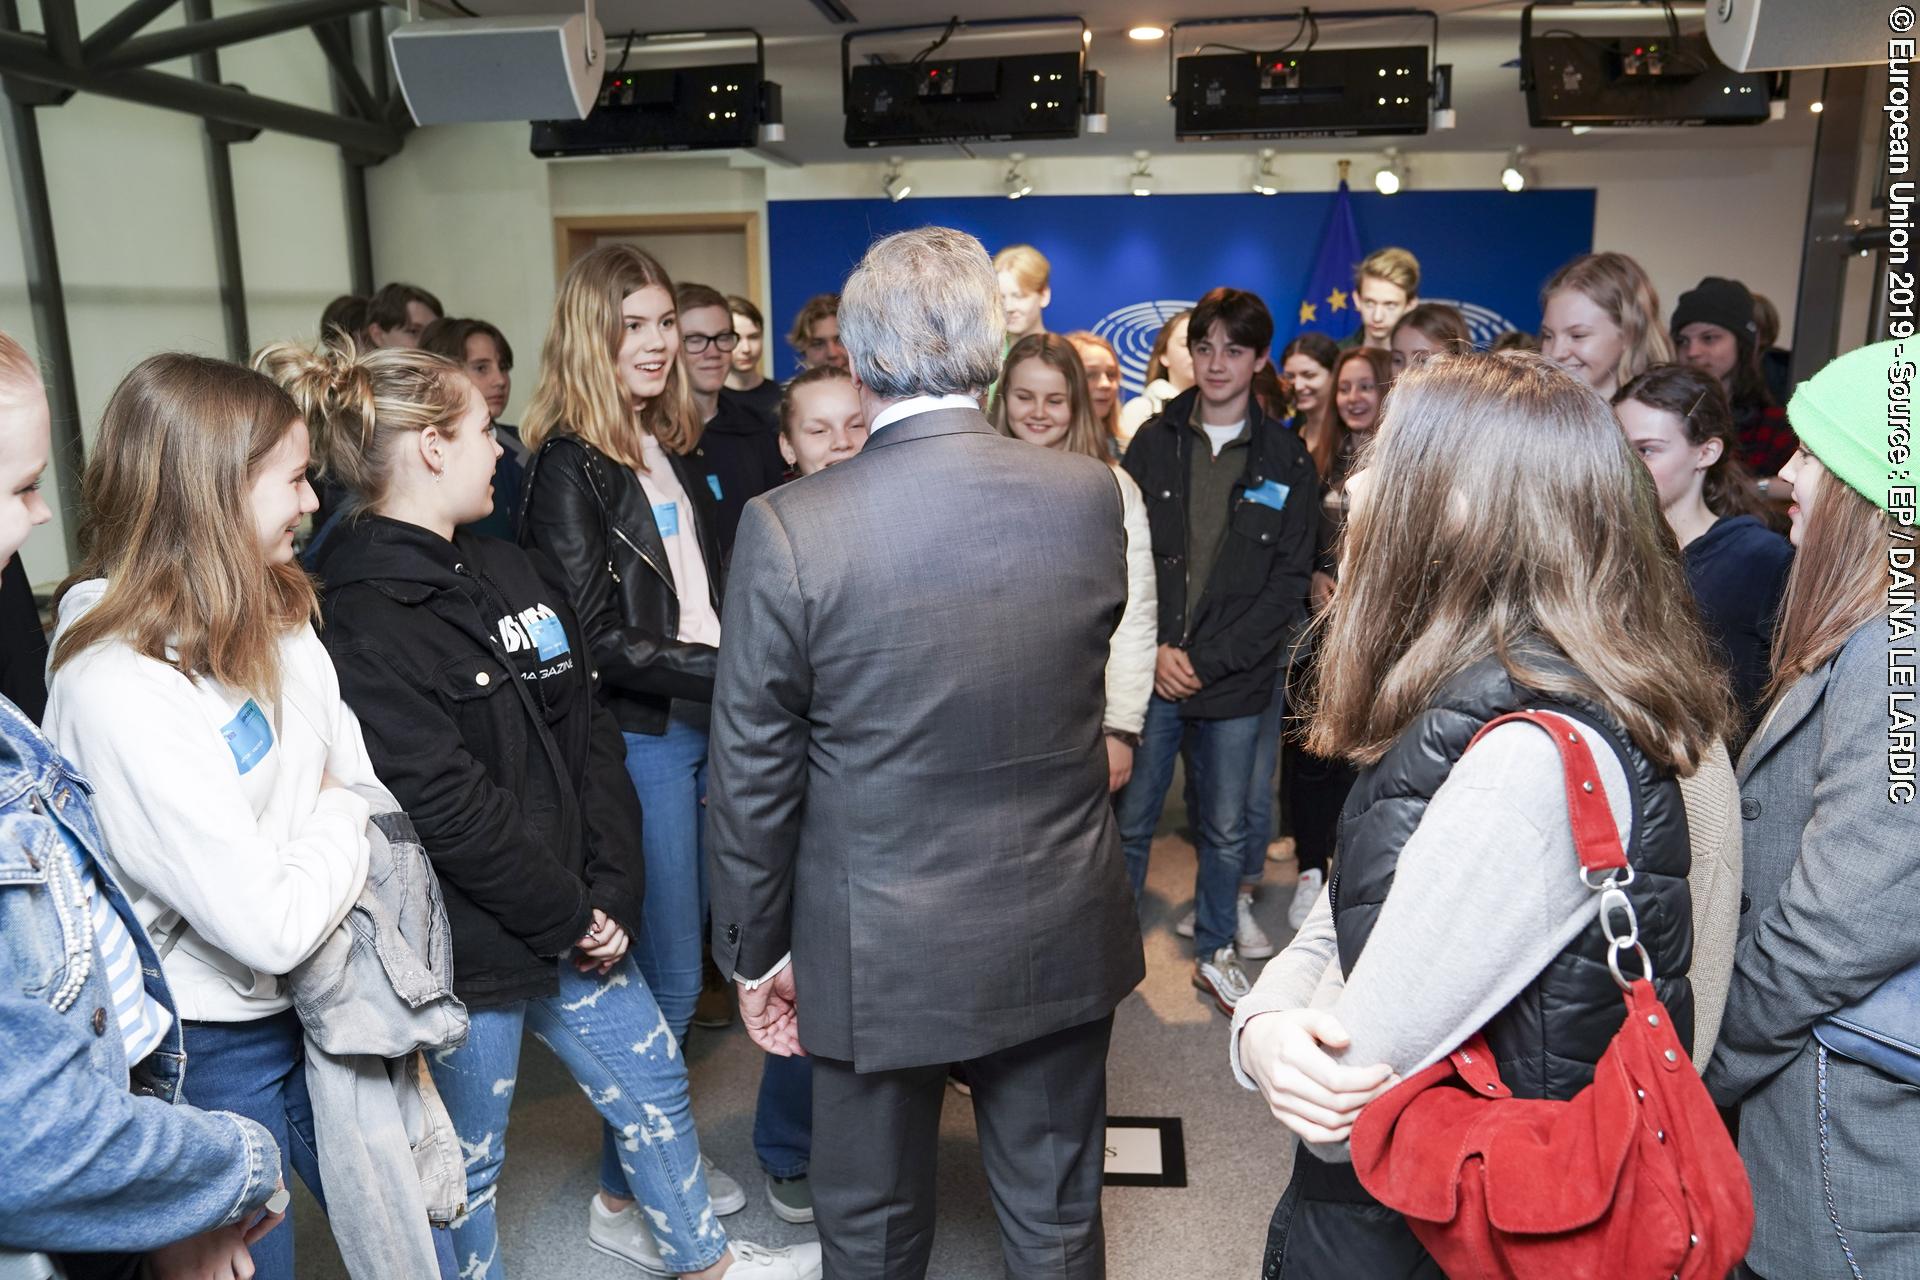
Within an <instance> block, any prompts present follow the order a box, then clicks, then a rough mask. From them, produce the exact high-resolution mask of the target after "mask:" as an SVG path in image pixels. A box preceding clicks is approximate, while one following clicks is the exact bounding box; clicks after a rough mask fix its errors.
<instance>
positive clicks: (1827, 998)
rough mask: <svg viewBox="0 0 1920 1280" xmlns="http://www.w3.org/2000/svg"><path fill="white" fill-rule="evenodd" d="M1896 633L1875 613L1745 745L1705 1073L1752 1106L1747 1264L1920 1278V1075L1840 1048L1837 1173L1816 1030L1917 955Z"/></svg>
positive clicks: (1745, 1147)
mask: <svg viewBox="0 0 1920 1280" xmlns="http://www.w3.org/2000/svg"><path fill="white" fill-rule="evenodd" d="M1907 643H1908V644H1909V645H1910V644H1911V641H1909V642H1907ZM1891 647H1892V645H1891V642H1890V640H1889V634H1888V620H1887V619H1886V618H1885V617H1880V618H1875V619H1874V620H1873V621H1871V622H1869V623H1867V624H1866V625H1865V626H1863V627H1861V628H1860V629H1859V630H1858V631H1856V632H1855V633H1854V634H1853V636H1852V637H1851V638H1850V639H1849V640H1848V641H1847V643H1846V645H1845V647H1844V648H1842V649H1841V651H1840V653H1839V654H1838V655H1837V656H1836V657H1835V658H1834V659H1833V661H1831V662H1829V663H1828V664H1827V665H1826V666H1824V667H1821V668H1820V669H1819V670H1816V671H1814V672H1811V673H1810V674H1808V675H1807V676H1805V677H1804V678H1802V679H1801V680H1800V681H1798V682H1797V683H1796V684H1794V685H1793V687H1792V688H1790V689H1789V690H1788V691H1787V692H1786V693H1785V694H1784V695H1783V696H1782V697H1781V699H1780V701H1779V704H1778V705H1777V707H1776V708H1775V710H1774V712H1773V714H1772V715H1771V716H1770V717H1769V719H1768V720H1767V722H1766V723H1765V724H1764V725H1763V726H1762V728H1761V730H1760V732H1759V734H1757V735H1756V736H1755V738H1754V740H1753V742H1752V743H1751V744H1750V745H1749V746H1748V747H1747V750H1746V752H1745V754H1744V755H1743V756H1742V757H1741V760H1740V792H1741V801H1740V813H1741V817H1742V819H1743V820H1744V821H1743V823H1742V825H1743V827H1744V828H1745V833H1746V839H1745V871H1744V881H1745V889H1746V894H1745V900H1744V901H1743V903H1742V915H1741V917H1740V941H1739V946H1738V949H1737V951H1736V953H1735V957H1734V973H1733V984H1732V986H1731V988H1730V990H1729V992H1728V996H1727V1009H1726V1015H1725V1018H1724V1020H1723V1021H1722V1023H1721V1029H1720V1044H1719V1047H1718V1048H1717V1049H1716V1050H1715V1052H1714V1055H1713V1061H1712V1063H1711V1064H1710V1065H1709V1066H1708V1068H1707V1072H1706V1082H1707V1087H1708V1089H1709V1090H1710V1091H1711V1092H1712V1093H1713V1095H1714V1098H1715V1100H1716V1101H1718V1102H1720V1103H1721V1104H1722V1105H1731V1104H1734V1103H1739V1104H1740V1107H1741V1111H1740V1154H1741V1156H1742V1158H1743V1159H1744V1160H1745V1162H1746V1166H1747V1172H1748V1175H1749V1177H1751V1179H1752V1180H1753V1191H1754V1200H1755V1204H1756V1207H1757V1210H1758V1214H1757V1219H1756V1222H1755V1226H1754V1236H1753V1246H1752V1249H1751V1251H1750V1252H1749V1254H1748V1263H1749V1265H1751V1266H1752V1267H1753V1269H1754V1270H1755V1271H1757V1272H1758V1273H1759V1274H1761V1275H1762V1276H1766V1277H1768V1280H1787V1278H1788V1277H1792V1278H1793V1280H1801V1278H1803V1277H1804V1278H1806V1280H1821V1278H1823V1277H1828V1276H1831V1277H1836V1278H1843V1277H1848V1276H1850V1275H1852V1274H1853V1272H1852V1271H1851V1269H1850V1267H1849V1265H1848V1260H1847V1255H1846V1252H1845V1249H1850V1250H1851V1251H1852V1254H1853V1256H1854V1259H1855V1260H1856V1261H1857V1262H1858V1264H1859V1267H1860V1273H1861V1274H1864V1275H1866V1276H1870V1277H1876V1278H1877V1277H1920V1142H1916V1140H1915V1139H1916V1136H1917V1135H1920V1090H1915V1089H1913V1088H1910V1087H1908V1086H1906V1085H1902V1084H1899V1083H1898V1082H1896V1081H1894V1080H1892V1079H1891V1078H1889V1077H1887V1076H1883V1075H1881V1074H1880V1073H1878V1072H1876V1071H1874V1070H1872V1069H1871V1068H1869V1067H1865V1066H1862V1065H1860V1064H1857V1063H1854V1062H1851V1061H1848V1060H1846V1059H1844V1058H1840V1057H1838V1056H1834V1055H1827V1062H1826V1076H1827V1081H1826V1095H1827V1096H1826V1102H1827V1120H1828V1122H1827V1125H1826V1133H1825V1135H1824V1137H1825V1145H1826V1150H1827V1153H1828V1154H1827V1162H1828V1171H1827V1172H1826V1174H1825V1175H1824V1176H1823V1171H1822V1168H1821V1158H1820V1150H1821V1146H1822V1137H1823V1135H1822V1133H1821V1125H1820V1112H1819V1079H1818V1077H1819V1066H1820V1063H1819V1058H1820V1056H1821V1055H1820V1052H1819V1050H1818V1046H1817V1044H1816V1042H1815V1041H1814V1039H1813V1037H1812V1027H1813V1026H1814V1024H1815V1023H1817V1022H1819V1021H1820V1020H1821V1019H1822V1018H1824V1017H1826V1016H1827V1015H1829V1014H1831V1013H1833V1012H1835V1011H1836V1010H1839V1009H1842V1008H1844V1007H1846V1006H1847V1005H1850V1004H1852V1003H1853V1002H1854V1001H1856V1000H1858V999H1859V998H1860V997H1862V996H1864V995H1866V994H1867V993H1868V992H1870V991H1872V990H1873V989H1874V988H1875V987H1877V986H1879V985H1880V983H1881V982H1883V981H1885V980H1886V979H1887V978H1888V977H1889V976H1891V975H1892V974H1894V973H1897V972H1899V971H1900V970H1902V969H1905V968H1907V967H1908V966H1910V965H1913V964H1915V963H1920V805H1916V804H1897V803H1895V802H1893V801H1892V800H1890V799H1889V798H1888V785H1887V784H1888V778H1887V773H1888V760H1887V752H1888V732H1889V728H1890V725H1889V720H1890V713H1889V698H1888V695H1889V694H1890V693H1892V692H1894V685H1893V683H1892V680H1891V678H1890V676H1889V674H1888V660H1889V650H1890V649H1891ZM1909 661H1911V659H1909ZM1829 1204H1831V1206H1832V1208H1831V1211H1830V1210H1829V1207H1828V1206H1829ZM1843 1233H1844V1239H1845V1248H1844V1249H1843V1241H1842V1236H1843Z"/></svg>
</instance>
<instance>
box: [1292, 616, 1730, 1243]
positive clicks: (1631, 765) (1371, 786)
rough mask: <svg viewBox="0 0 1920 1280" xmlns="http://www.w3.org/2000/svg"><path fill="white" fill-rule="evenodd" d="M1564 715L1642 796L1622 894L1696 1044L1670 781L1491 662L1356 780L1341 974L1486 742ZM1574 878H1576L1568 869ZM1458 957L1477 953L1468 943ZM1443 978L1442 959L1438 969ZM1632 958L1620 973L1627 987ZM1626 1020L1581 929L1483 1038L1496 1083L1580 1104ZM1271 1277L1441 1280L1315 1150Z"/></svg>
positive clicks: (1591, 713)
mask: <svg viewBox="0 0 1920 1280" xmlns="http://www.w3.org/2000/svg"><path fill="white" fill-rule="evenodd" d="M1528 665H1530V666H1536V667H1560V668H1563V669H1570V668H1569V667H1568V664H1567V661H1566V659H1565V658H1563V657H1560V656H1559V655H1558V654H1557V653H1555V654H1550V655H1543V654H1541V653H1540V652H1538V651H1535V652H1533V653H1530V654H1529V658H1528ZM1529 708H1534V709H1539V710H1550V711H1556V712H1559V713H1561V714H1563V715H1566V716H1569V717H1571V718H1572V719H1574V720H1577V721H1579V722H1580V723H1581V724H1583V725H1584V726H1585V728H1586V729H1587V730H1588V731H1590V732H1596V733H1598V734H1600V735H1601V736H1602V737H1603V738H1605V739H1606V740H1607V741H1608V742H1609V743H1611V745H1612V747H1613V750H1614V754H1615V755H1616V756H1618V757H1619V759H1620V761H1621V763H1622V765H1623V766H1624V767H1625V769H1626V772H1627V778H1628V781H1629V782H1630V783H1632V785H1633V792H1634V794H1633V835H1632V839H1631V841H1630V842H1629V845H1628V848H1627V860H1628V862H1629V863H1630V864H1631V865H1632V867H1633V869H1634V872H1635V878H1634V882H1633V884H1632V885H1631V886H1630V887H1629V888H1628V890H1627V896H1628V897H1629V898H1630V899H1631V900H1632V902H1633V906H1634V910H1635V912H1636V913H1637V914H1638V916H1639V919H1640V938H1641V941H1642V942H1643V943H1644V944H1645V946H1646V948H1647V951H1648V953H1649V954H1650V955H1651V956H1652V959H1653V969H1654V975H1655V978H1654V984H1655V986H1656V988H1657V989H1658V991H1659V994H1660V998H1661V1000H1663V1001H1664V1002H1665V1003H1666V1006H1667V1009H1668V1010H1669V1012H1671V1013H1672V1015H1673V1019H1674V1027H1675V1030H1676V1031H1678V1032H1679V1035H1680V1039H1681V1042H1682V1043H1686V1044H1690V1043H1691V1042H1692V1039H1693V991H1692V988H1691V987H1690V986H1689V984H1688V980H1687V967H1688V965H1689V963H1690V962H1691V960H1692V951H1693V909H1692V903H1691V900H1690V899H1689V897H1688V889H1687V872H1688V870H1689V867H1690V866H1691V862H1692V852H1691V846H1690V844H1689V840H1688V834H1687V817H1686V811H1685V809H1684V808H1683V807H1682V804H1681V799H1680V787H1679V784H1678V783H1676V782H1675V781H1674V779H1673V777H1672V776H1671V775H1670V774H1669V773H1668V772H1667V771H1666V770H1664V769H1663V768H1661V767H1660V766H1658V765H1656V764H1654V763H1653V762H1652V761H1651V760H1649V759H1647V757H1646V756H1645V755H1644V754H1643V753H1642V752H1641V751H1640V750H1639V748H1637V747H1636V746H1634V745H1633V742H1632V740H1631V739H1630V738H1629V737H1628V736H1627V734H1626V733H1625V731H1624V730H1622V729H1621V728H1620V727H1619V725H1618V724H1617V723H1616V722H1615V721H1614V719H1613V717H1612V716H1611V715H1610V714H1608V713H1607V712H1606V711H1605V710H1603V709H1602V708H1601V707H1599V706H1597V705H1595V704H1592V703H1589V702H1586V701H1583V700H1578V699H1572V698H1569V697H1567V696H1566V695H1553V696H1547V695H1543V694H1540V693H1537V692H1535V691H1533V690H1530V689H1527V688H1524V687H1522V686H1519V685H1517V684H1515V682H1514V681H1513V680H1512V678H1511V677H1509V676H1508V674H1507V672H1506V669H1505V668H1504V667H1502V666H1501V665H1500V663H1499V662H1498V661H1497V660H1495V659H1493V658H1488V659H1486V660H1484V661H1481V662H1479V663H1476V664H1475V665H1473V666H1471V667H1469V668H1468V669H1467V670H1465V671H1463V672H1461V673H1460V674H1459V675H1458V676H1455V677H1454V678H1453V679H1452V680H1450V681H1448V682H1447V684H1446V685H1444V686H1443V687H1442V688H1441V690H1440V692H1439V693H1438V694H1437V695H1436V696H1435V697H1434V699H1433V702H1432V705H1430V706H1429V707H1428V708H1427V709H1426V710H1425V711H1423V712H1421V713H1420V715H1419V716H1417V717H1415V718H1414V720H1413V723H1411V724H1409V725H1408V726H1407V728H1406V729H1405V730H1404V731H1403V732H1402V733H1401V734H1400V736H1399V737H1398V738H1397V739H1395V740H1394V743H1393V745H1392V746H1391V747H1389V748H1388V749H1387V753H1386V755H1385V756H1383V757H1381V759H1380V760H1379V761H1378V762H1377V763H1376V764H1374V765H1372V766H1370V767H1368V768H1366V769H1363V770H1361V772H1360V775H1359V778H1358V779H1357V780H1356V781H1355V783H1354V786H1353V790H1352V791H1351V792H1349V793H1348V796H1347V803H1346V807H1345V809H1344V810H1343V811H1342V812H1341V815H1340V835H1339V844H1338V850H1339V856H1338V861H1337V862H1336V864H1335V866H1336V871H1335V874H1334V878H1333V885H1332V896H1333V914H1334V927H1335V931H1336V933H1337V935H1338V940H1339V948H1340V968H1341V971H1342V972H1343V973H1351V972H1352V971H1353V966H1354V963H1355V962H1356V961H1357V960H1359V958H1360V953H1361V952H1362V950H1364V949H1365V947H1366V945H1367V936H1368V935H1369V934H1370V933H1371V932H1372V931H1373V922H1374V921H1375V920H1376V919H1378V918H1379V914H1380V905H1381V903H1383V902H1384V901H1385V900H1386V897H1387V891H1388V890H1389V889H1390V888H1392V887H1393V875H1394V869H1395V867H1396V866H1397V865H1398V863H1399V860H1400V850H1401V849H1402V848H1404V847H1405V845H1406V843H1407V840H1408V838H1409V837H1410V836H1412V834H1413V832H1414V829H1415V828H1416V827H1418V826H1419V825H1420V818H1421V815H1422V814H1424V813H1425V812H1426V807H1427V802H1428V801H1429V800H1431V799H1432V798H1433V794H1434V792H1436V791H1438V790H1439V789H1440V784H1441V783H1442V782H1444V781H1446V778H1447V774H1448V773H1449V772H1451V771H1452V769H1453V765H1454V762H1455V761H1457V760H1459V758H1460V757H1461V755H1462V754H1463V753H1464V752H1465V751H1466V749H1467V744H1468V743H1469V742H1471V741H1472V740H1473V735H1474V734H1475V733H1477V732H1479V730H1480V727H1481V726H1482V725H1484V724H1486V723H1487V722H1488V721H1489V720H1492V719H1494V718H1496V717H1498V716H1501V715H1505V714H1506V713H1507V712H1509V711H1521V710H1526V709H1529ZM1567 874H1568V875H1574V874H1576V872H1575V870H1574V869H1573V868H1572V867H1569V868H1568V871H1567ZM1456 945H1458V946H1462V947H1470V946H1473V945H1474V939H1472V938H1460V939H1458V940H1457V942H1456ZM1433 959H1434V963H1435V964H1436V965H1440V964H1445V963H1446V957H1445V956H1444V955H1437V956H1435V957H1434V958H1433ZM1638 966H1639V962H1638V960H1637V959H1633V960H1627V961H1624V962H1623V964H1622V969H1623V971H1624V972H1626V973H1627V974H1628V975H1629V976H1630V977H1631V976H1637V975H1638V971H1639V967H1638ZM1624 1016H1625V1006H1624V1005H1623V1004H1622V1002H1621V995H1620V989H1619V988H1618V987H1617V986H1615V985H1614V981H1613V976H1612V974H1611V973H1610V972H1609V971H1608V969H1607V943H1606V939H1605V938H1604V937H1603V936H1602V934H1601V932H1600V927H1599V925H1598V924H1594V925H1592V926H1590V927H1589V928H1587V929H1585V930H1582V931H1581V934H1580V936H1579V937H1578V938H1576V939H1574V941H1573V942H1572V943H1571V944H1570V945H1569V946H1568V947H1567V948H1566V950H1564V951H1562V952H1561V953H1560V954H1559V955H1558V956H1557V957H1555V958H1554V960H1553V962H1552V963H1550V964H1549V965H1548V966H1547V967H1546V969H1545V970H1544V971H1543V972H1542V973H1541V974H1540V976H1539V977H1538V978H1536V979H1535V980H1534V981H1533V983H1532V984H1530V985H1529V986H1528V987H1527V988H1526V990H1524V991H1522V992H1521V993H1520V995H1519V996H1518V997H1517V998H1516V999H1515V1000H1514V1001H1513V1003H1511V1004H1509V1005H1508V1006H1507V1007H1506V1008H1505V1009H1503V1010H1501V1011H1500V1013H1498V1014H1497V1015H1495V1017H1494V1019H1493V1021H1492V1022H1490V1023H1489V1024H1488V1025H1487V1027H1486V1036H1487V1041H1488V1043H1489V1044H1490V1045H1491V1046H1492V1048H1493V1051H1494V1056H1495V1058H1497V1059H1498V1061H1499V1066H1500V1075H1501V1078H1502V1079H1504V1080H1505V1081H1506V1083H1507V1086H1508V1087H1509V1088H1511V1089H1512V1090H1513V1092H1514V1095H1515V1096H1516V1097H1521V1098H1553V1099H1566V1098H1571V1097H1572V1096H1573V1095H1574V1094H1576V1093H1578V1092H1579V1091H1580V1090H1581V1089H1583V1088H1585V1087H1586V1086H1587V1085H1588V1084H1590V1083H1591V1082H1592V1080H1593V1070H1594V1067H1595V1065H1596V1064H1597V1063H1598V1062H1599V1061H1600V1057H1601V1055H1602V1054H1604V1053H1605V1052H1606V1050H1607V1045H1608V1043H1609V1042H1610V1041H1611V1040H1612V1039H1613V1035H1614V1033H1615V1032H1616V1031H1618V1030H1619V1029H1620V1023H1621V1019H1622V1018H1623V1017H1624ZM1263 1275H1264V1276H1265V1277H1267V1280H1294V1278H1296V1277H1297V1278H1299V1280H1319V1278H1320V1277H1336V1276H1341V1277H1344V1276H1362V1275H1365V1276H1380V1277H1383V1278H1384V1277H1389V1276H1392V1277H1439V1275H1440V1271H1439V1268H1438V1267H1436V1266H1434V1264H1433V1260H1432V1258H1430V1257H1428V1256H1427V1253H1426V1251H1425V1250H1424V1249H1422V1248H1421V1247H1420V1244H1419V1242H1418V1241H1417V1240H1415V1239H1414V1238H1413V1233H1412V1232H1410V1231H1409V1230H1407V1226H1406V1220H1405V1219H1404V1218H1402V1217H1401V1216H1400V1215H1399V1214H1397V1213H1394V1212H1392V1211H1391V1210H1389V1209H1386V1208H1384V1207H1382V1206H1381V1205H1380V1204H1379V1203H1378V1202H1376V1201H1374V1200H1373V1198H1372V1197H1371V1196H1369V1195H1368V1194H1367V1193H1366V1191H1365V1189H1363V1188H1362V1187H1361V1186H1360V1184H1359V1182H1358V1181H1357V1180H1356V1179H1355V1178H1354V1176H1353V1171H1352V1166H1351V1165H1345V1164H1337V1165H1329V1164H1322V1163H1321V1162H1320V1161H1319V1160H1318V1159H1316V1158H1314V1157H1313V1156H1312V1155H1311V1154H1309V1153H1308V1152H1307V1151H1306V1150H1305V1149H1302V1150H1301V1151H1300V1152H1299V1155H1298V1157H1297V1158H1296V1160H1295V1162H1294V1179H1293V1183H1292V1185H1290V1186H1289V1188H1288V1191H1287V1194H1286V1196H1285V1197H1284V1198H1283V1199H1282V1200H1281V1202H1280V1206H1279V1208H1278V1209H1277V1210H1276V1211H1275V1213H1274V1221H1273V1227H1272V1230H1271V1233H1270V1235H1269V1245H1268V1255H1267V1260H1266V1267H1265V1268H1264V1270H1263Z"/></svg>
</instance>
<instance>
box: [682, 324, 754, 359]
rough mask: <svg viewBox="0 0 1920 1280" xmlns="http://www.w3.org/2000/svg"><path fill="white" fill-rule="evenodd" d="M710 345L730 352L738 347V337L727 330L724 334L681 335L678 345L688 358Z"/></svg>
mask: <svg viewBox="0 0 1920 1280" xmlns="http://www.w3.org/2000/svg"><path fill="white" fill-rule="evenodd" d="M708 343H712V344H713V345H714V346H716V347H718V348H720V350H722V351H731V350H733V349H734V348H735V347H737V346H739V345H740V335H739V334H737V333H735V332H734V331H733V330H731V329H729V330H727V331H726V332H725V333H683V334H681V335H680V345H681V346H682V347H684V348H685V349H686V352H687V354H688V355H690V356H697V355H699V354H700V353H701V352H702V351H705V350H706V349H707V344H708Z"/></svg>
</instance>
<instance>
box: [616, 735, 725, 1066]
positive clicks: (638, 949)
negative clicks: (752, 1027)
mask: <svg viewBox="0 0 1920 1280" xmlns="http://www.w3.org/2000/svg"><path fill="white" fill-rule="evenodd" d="M708 718H709V710H708V707H707V705H706V704H705V703H703V702H676V703H674V704H673V713H672V715H671V717H670V718H669V719H668V721H667V731H666V732H665V733H664V734H661V735H660V736H658V737H655V736H654V735H652V734H648V733H629V734H627V735H625V736H626V739H627V776H628V777H630V778H632V779H633V789H634V790H635V791H636V792H638V793H639V796H640V818H641V821H640V845H641V854H642V856H644V857H645V859H646V864H647V894H646V898H645V899H644V900H643V901H642V903H641V906H640V934H639V936H638V937H636V938H635V939H634V940H633V958H634V959H635V960H637V961H638V962H639V964H640V972H642V973H644V974H646V975H647V985H648V986H649V987H651V988H652V989H653V998H654V999H655V1000H658V1001H659V1002H660V1012H662V1013H664V1014H665V1015H666V1016H667V1025H668V1026H670V1027H672V1028H673V1034H674V1036H675V1037H676V1038H677V1039H679V1040H680V1041H681V1042H683V1043H684V1042H685V1041H686V1038H687V1028H688V1027H690V1026H692V1025H693V1006H694V1005H695V1004H696V1003H698V1001H699V999H700V957H701V956H702V955H703V954H704V952H705V948H706V914H707V863H706V857H705V847H706V840H705V838H704V837H705V829H706V821H705V819H706V809H705V808H704V807H703V806H702V803H701V802H702V801H704V800H705V799H706V796H707V722H708Z"/></svg>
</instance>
